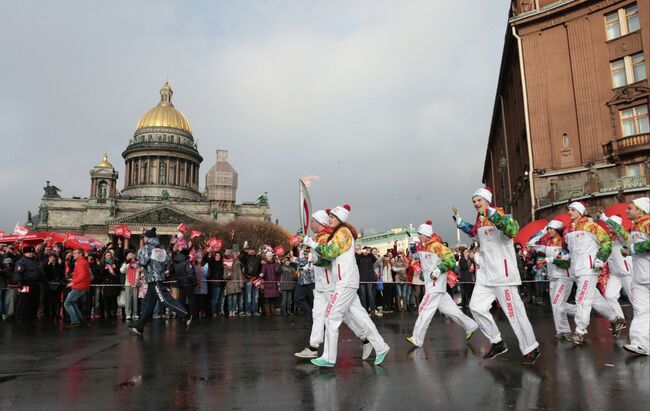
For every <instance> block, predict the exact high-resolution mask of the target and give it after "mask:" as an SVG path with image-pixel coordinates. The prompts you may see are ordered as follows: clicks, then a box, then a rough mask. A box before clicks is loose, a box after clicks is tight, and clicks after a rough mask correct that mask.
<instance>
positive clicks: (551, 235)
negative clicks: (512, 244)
mask: <svg viewBox="0 0 650 411" xmlns="http://www.w3.org/2000/svg"><path fill="white" fill-rule="evenodd" d="M563 230H564V224H563V223H562V221H558V220H551V221H550V222H549V223H548V225H547V226H546V229H545V230H544V231H542V232H540V233H537V234H536V235H535V236H534V237H533V238H531V239H530V241H529V242H528V247H532V248H534V249H535V250H536V251H539V252H541V253H544V254H545V255H546V270H547V272H548V277H549V278H550V280H551V283H550V287H549V295H550V297H551V310H552V311H553V322H554V323H555V338H557V339H563V338H567V337H568V336H569V335H570V334H571V326H570V325H569V318H568V316H569V315H570V316H572V317H573V316H575V315H576V306H575V305H573V304H569V303H568V302H567V299H568V298H569V295H570V294H571V289H572V288H573V283H574V282H575V280H574V278H573V277H571V275H569V270H568V269H569V265H570V262H569V261H568V255H569V254H568V252H564V240H563V239H562V231H563Z"/></svg>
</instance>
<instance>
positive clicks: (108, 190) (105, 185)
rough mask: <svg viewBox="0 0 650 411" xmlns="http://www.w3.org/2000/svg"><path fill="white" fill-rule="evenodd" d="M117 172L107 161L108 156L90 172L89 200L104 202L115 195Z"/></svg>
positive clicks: (105, 155)
mask: <svg viewBox="0 0 650 411" xmlns="http://www.w3.org/2000/svg"><path fill="white" fill-rule="evenodd" d="M117 177H118V172H117V171H116V170H115V169H114V168H113V165H112V164H111V163H110V162H109V161H108V154H104V158H103V159H102V161H100V162H99V163H98V164H97V165H96V166H95V167H94V168H93V169H92V170H90V198H93V199H97V200H99V201H105V200H106V199H108V198H115V195H116V194H117V193H116V192H117Z"/></svg>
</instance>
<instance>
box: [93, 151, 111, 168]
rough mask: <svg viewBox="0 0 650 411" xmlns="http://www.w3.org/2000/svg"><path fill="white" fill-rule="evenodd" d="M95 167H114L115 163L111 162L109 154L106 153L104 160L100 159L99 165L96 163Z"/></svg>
mask: <svg viewBox="0 0 650 411" xmlns="http://www.w3.org/2000/svg"><path fill="white" fill-rule="evenodd" d="M95 167H100V168H113V164H111V163H110V162H109V161H108V154H106V153H104V158H103V159H102V161H100V162H99V163H97V165H96V166H95Z"/></svg>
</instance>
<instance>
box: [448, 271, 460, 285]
mask: <svg viewBox="0 0 650 411" xmlns="http://www.w3.org/2000/svg"><path fill="white" fill-rule="evenodd" d="M456 284H458V276H457V275H456V273H455V272H453V271H448V272H447V285H448V286H449V288H454V287H456Z"/></svg>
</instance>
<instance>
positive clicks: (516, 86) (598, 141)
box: [483, 0, 650, 225]
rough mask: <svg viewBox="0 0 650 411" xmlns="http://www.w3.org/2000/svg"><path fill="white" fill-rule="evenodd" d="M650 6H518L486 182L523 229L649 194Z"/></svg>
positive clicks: (607, 1) (619, 2)
mask: <svg viewBox="0 0 650 411" xmlns="http://www.w3.org/2000/svg"><path fill="white" fill-rule="evenodd" d="M649 58H650V0H636V1H635V0H603V1H588V0H583V1H579V0H562V1H549V0H537V1H533V0H514V1H512V4H511V10H510V18H509V21H508V28H507V31H506V36H505V43H504V48H503V54H502V60H501V69H500V73H499V79H498V84H497V92H496V97H495V102H494V108H493V114H492V122H491V126H490V131H489V141H488V146H487V152H486V158H485V165H484V169H483V181H484V183H485V184H486V185H489V186H491V187H493V190H494V193H495V199H496V202H497V203H498V204H500V205H504V206H505V208H506V210H507V211H509V212H512V213H513V215H514V216H515V218H517V219H518V220H519V221H520V222H521V223H522V225H523V224H524V223H526V222H529V221H531V219H534V218H535V219H536V218H548V217H551V216H553V215H555V214H557V213H559V212H562V211H563V210H564V209H565V207H566V205H567V203H568V202H570V201H572V200H575V199H581V200H586V202H587V204H588V207H589V210H590V211H591V212H593V211H595V210H596V209H599V208H606V207H608V206H610V205H613V204H615V203H617V202H621V201H628V200H629V199H631V198H634V197H638V196H641V195H648V191H649V184H650V124H649V117H648V106H649V105H650V88H648V80H647V73H648V69H647V67H648V64H647V61H648V59H649Z"/></svg>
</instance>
